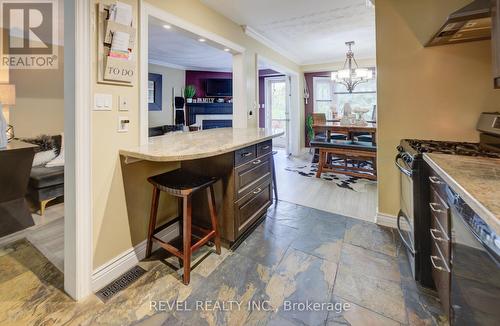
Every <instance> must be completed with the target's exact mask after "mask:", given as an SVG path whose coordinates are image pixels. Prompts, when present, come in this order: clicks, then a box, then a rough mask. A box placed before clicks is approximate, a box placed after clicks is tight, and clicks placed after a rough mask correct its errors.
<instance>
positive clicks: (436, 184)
mask: <svg viewBox="0 0 500 326" xmlns="http://www.w3.org/2000/svg"><path fill="white" fill-rule="evenodd" d="M429 183H430V185H431V189H432V188H434V190H435V191H436V192H437V193H438V194H439V195H440V196H441V197H442V198H446V182H444V180H443V179H442V178H441V177H440V176H439V175H438V174H437V173H436V172H435V171H434V170H432V169H431V171H430V172H429Z"/></svg>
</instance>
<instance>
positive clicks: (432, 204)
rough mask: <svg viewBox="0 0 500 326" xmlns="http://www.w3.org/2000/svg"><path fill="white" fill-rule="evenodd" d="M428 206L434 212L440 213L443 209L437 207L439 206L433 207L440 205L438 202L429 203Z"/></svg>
mask: <svg viewBox="0 0 500 326" xmlns="http://www.w3.org/2000/svg"><path fill="white" fill-rule="evenodd" d="M429 206H430V208H431V210H432V211H433V212H435V213H442V212H443V210H442V209H439V208H435V207H434V206H440V205H439V204H438V203H429Z"/></svg>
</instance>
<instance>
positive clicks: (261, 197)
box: [234, 180, 273, 234]
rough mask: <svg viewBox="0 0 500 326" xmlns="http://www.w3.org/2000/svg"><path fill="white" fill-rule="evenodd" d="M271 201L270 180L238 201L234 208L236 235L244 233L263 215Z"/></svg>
mask: <svg viewBox="0 0 500 326" xmlns="http://www.w3.org/2000/svg"><path fill="white" fill-rule="evenodd" d="M272 201H273V199H272V188H271V182H270V180H267V181H266V182H265V183H263V184H260V185H259V186H257V187H255V188H254V189H253V190H252V191H250V193H249V194H247V195H246V196H245V197H243V198H241V199H240V200H238V201H237V202H236V205H235V206H234V217H235V222H236V226H237V228H238V234H242V233H243V232H245V230H246V229H247V228H248V227H250V226H251V225H252V224H253V223H255V222H256V221H257V220H258V219H259V217H261V216H262V215H263V214H265V213H266V211H267V209H268V208H269V206H270V205H271V203H272Z"/></svg>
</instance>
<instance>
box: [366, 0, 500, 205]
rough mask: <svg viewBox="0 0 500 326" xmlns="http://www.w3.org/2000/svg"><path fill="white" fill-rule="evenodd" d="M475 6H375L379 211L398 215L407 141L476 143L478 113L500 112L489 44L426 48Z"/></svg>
mask: <svg viewBox="0 0 500 326" xmlns="http://www.w3.org/2000/svg"><path fill="white" fill-rule="evenodd" d="M468 2H470V1H467V0H449V1H434V0H420V1H400V0H377V3H376V8H375V10H376V28H377V34H376V35H377V71H378V86H377V87H378V128H379V130H378V155H379V156H378V168H379V171H378V173H379V182H378V183H379V201H378V210H379V211H380V212H381V213H385V214H390V215H396V214H397V212H398V210H399V179H398V178H399V174H398V172H397V170H396V168H395V167H394V156H395V155H396V150H395V148H396V146H397V144H398V143H399V141H400V139H402V138H421V139H437V140H461V141H477V140H478V133H477V132H476V130H475V124H476V122H477V119H478V116H479V113H480V112H482V111H498V110H499V109H500V90H494V89H493V87H492V72H491V47H490V41H482V42H473V43H466V44H457V45H450V46H440V47H433V48H424V47H423V46H422V44H424V43H425V42H426V41H428V40H429V38H430V37H431V36H432V35H433V33H434V32H436V31H437V29H438V28H439V27H440V26H441V24H442V23H443V22H444V19H445V17H446V16H447V15H448V14H449V13H451V12H452V11H453V10H455V9H458V8H460V7H461V6H463V5H464V4H466V3H468Z"/></svg>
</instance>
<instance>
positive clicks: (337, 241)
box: [0, 201, 447, 325]
mask: <svg viewBox="0 0 500 326" xmlns="http://www.w3.org/2000/svg"><path fill="white" fill-rule="evenodd" d="M211 250H212V249H210V248H207V247H206V248H204V250H203V251H201V252H200V253H199V254H198V255H197V258H196V260H195V262H194V268H193V272H192V274H191V284H190V285H189V286H184V285H182V283H181V282H180V281H179V274H178V272H177V271H176V269H175V268H173V267H172V265H175V264H176V262H175V260H172V259H171V258H170V257H167V256H166V254H165V253H164V252H163V251H157V252H156V253H155V255H154V257H153V258H152V259H150V260H147V261H143V262H141V263H140V265H141V266H142V267H144V268H145V269H146V270H148V272H147V273H146V275H144V276H143V277H141V278H140V279H139V280H138V281H137V282H135V283H134V284H132V285H131V286H130V287H129V288H128V289H126V290H125V291H123V292H121V293H119V294H118V295H116V297H114V298H112V299H111V300H110V301H108V303H106V304H104V303H102V302H100V301H99V300H98V299H97V298H96V297H95V296H91V297H90V298H88V299H86V300H85V301H83V302H80V303H75V302H73V301H72V300H71V299H70V298H68V297H67V296H66V295H65V294H64V292H62V290H61V289H62V287H63V277H62V274H61V273H60V272H59V271H58V270H57V269H56V268H55V267H54V266H53V265H51V264H50V263H49V262H48V261H47V260H46V259H45V258H44V257H43V256H42V255H41V254H40V253H39V252H38V251H37V250H36V249H35V248H33V247H32V246H31V245H30V244H29V243H28V242H27V241H25V240H21V241H19V242H16V243H14V244H12V245H10V246H7V247H4V248H1V249H0V324H1V325H27V324H32V325H61V324H65V325H99V324H105V325H437V324H446V323H447V321H446V319H445V318H444V317H443V316H442V311H441V309H440V307H439V302H438V301H437V299H436V298H435V296H434V293H433V292H432V291H427V290H425V289H421V288H419V287H418V286H417V285H416V284H415V282H414V281H413V280H412V278H411V274H410V271H409V269H408V263H407V261H406V256H405V254H404V252H403V250H401V248H399V242H398V240H397V237H396V234H395V232H394V231H393V230H391V229H388V228H383V227H380V226H377V225H375V224H372V223H367V222H363V221H360V220H355V219H351V218H346V217H343V216H339V215H334V214H330V213H326V212H322V211H318V210H314V209H310V208H305V207H302V206H297V205H295V204H290V203H287V202H281V201H280V202H278V204H277V206H276V207H275V206H273V207H271V208H270V209H269V211H268V213H267V218H266V220H265V221H264V222H263V223H262V224H261V225H259V226H258V227H257V228H256V230H255V231H254V232H253V233H252V234H251V235H250V236H249V237H248V238H247V239H246V240H245V241H244V242H243V243H242V244H241V245H240V246H239V248H237V249H236V250H235V251H234V252H231V251H227V250H224V251H223V254H222V255H221V256H217V255H215V254H213V253H212V254H210V251H211ZM306 301H309V302H313V303H317V304H318V305H319V309H316V308H314V307H312V308H313V310H316V311H311V310H308V309H303V308H304V307H303V306H300V304H301V303H302V304H303V303H306ZM152 302H153V303H152ZM175 302H177V303H178V304H179V306H177V309H174V310H172V309H170V308H169V307H168V305H167V303H168V304H172V303H175ZM217 303H219V304H220V306H216V304H217ZM248 304H250V305H253V306H252V307H253V309H248ZM259 304H260V305H261V307H263V308H265V309H257V308H258V305H259ZM294 304H295V308H299V309H290V308H292V307H293V305H294ZM345 304H348V305H349V306H348V309H339V308H341V307H342V306H343V305H344V307H345ZM152 305H153V306H152ZM155 305H156V307H157V308H161V309H155V308H154V307H155ZM161 305H162V306H161ZM197 305H198V309H197V310H196V309H195V308H196V307H197ZM332 307H334V308H333V309H332ZM202 308H203V309H202ZM217 308H218V309H217ZM301 308H302V309H301ZM321 308H323V309H321ZM186 309H192V310H191V311H187V310H186Z"/></svg>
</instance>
